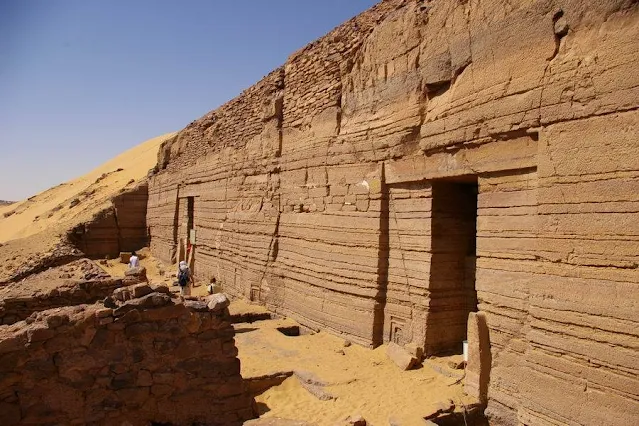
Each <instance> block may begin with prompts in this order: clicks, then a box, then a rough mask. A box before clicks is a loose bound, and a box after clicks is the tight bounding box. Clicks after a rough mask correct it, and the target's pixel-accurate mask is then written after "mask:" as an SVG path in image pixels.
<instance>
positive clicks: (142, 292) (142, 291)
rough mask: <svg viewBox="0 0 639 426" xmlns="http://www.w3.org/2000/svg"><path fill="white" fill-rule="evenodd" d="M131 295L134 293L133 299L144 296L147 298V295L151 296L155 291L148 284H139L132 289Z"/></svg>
mask: <svg viewBox="0 0 639 426" xmlns="http://www.w3.org/2000/svg"><path fill="white" fill-rule="evenodd" d="M131 293H133V297H136V298H137V297H142V296H146V295H147V294H151V293H153V289H151V286H150V285H148V284H144V283H142V284H137V285H134V286H133V287H132V288H131Z"/></svg>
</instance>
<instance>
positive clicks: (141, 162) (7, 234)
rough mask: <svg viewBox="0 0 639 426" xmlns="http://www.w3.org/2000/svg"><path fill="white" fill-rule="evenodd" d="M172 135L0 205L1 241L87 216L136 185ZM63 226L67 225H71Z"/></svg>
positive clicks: (79, 220) (71, 222) (73, 221)
mask: <svg viewBox="0 0 639 426" xmlns="http://www.w3.org/2000/svg"><path fill="white" fill-rule="evenodd" d="M173 135H174V134H172V133H171V134H166V135H163V136H159V137H156V138H153V139H149V140H148V141H146V142H143V143H141V144H140V145H137V146H135V147H134V148H131V149H129V150H128V151H126V152H124V153H122V154H120V155H118V156H117V157H115V158H113V159H112V160H110V161H108V162H106V163H104V164H103V165H101V166H100V167H98V168H96V169H94V170H92V171H91V172H89V173H87V174H85V175H84V176H81V177H79V178H77V179H74V180H71V181H69V182H65V183H62V184H60V185H57V186H54V187H52V188H49V189H47V190H45V191H43V192H41V193H39V194H36V195H34V196H33V197H29V198H28V199H26V200H22V201H19V202H16V203H14V204H10V205H5V206H0V242H7V241H10V240H14V239H17V238H24V237H28V236H31V235H34V234H37V233H39V232H41V231H43V230H45V229H51V228H58V227H59V226H60V225H61V224H73V225H75V224H77V223H79V222H82V221H83V220H86V219H89V218H90V217H91V216H92V215H94V214H95V213H96V212H97V211H99V210H101V209H102V208H104V206H105V205H106V204H107V203H109V201H110V199H111V197H113V196H114V195H117V193H118V192H119V191H120V190H121V189H122V188H126V187H131V186H135V185H136V184H137V183H138V182H139V181H140V180H141V179H143V178H144V177H146V175H147V173H148V171H149V169H151V168H152V167H153V166H154V165H155V164H156V161H157V151H158V148H159V146H160V144H161V143H162V142H164V141H165V140H167V139H168V138H170V137H171V136H173ZM63 227H64V228H66V229H70V227H71V226H68V225H67V226H63Z"/></svg>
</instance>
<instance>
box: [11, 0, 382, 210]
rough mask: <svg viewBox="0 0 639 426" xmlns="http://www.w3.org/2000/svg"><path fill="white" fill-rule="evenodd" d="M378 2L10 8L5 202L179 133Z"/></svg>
mask: <svg viewBox="0 0 639 426" xmlns="http://www.w3.org/2000/svg"><path fill="white" fill-rule="evenodd" d="M376 2H377V1H376V0H268V1H266V0H243V1H241V0H0V199H5V200H18V199H22V198H26V197H28V196H30V195H33V194H35V193H36V192H39V191H42V190H44V189H46V188H49V187H51V186H54V185H57V184H58V183H61V182H64V181H67V180H69V179H72V178H74V177H76V176H79V175H82V174H84V173H86V172H88V171H90V170H92V169H93V168H95V167H96V166H98V165H100V164H102V163H103V162H105V161H107V160H108V159H110V158H112V157H114V156H116V155H118V154H119V153H121V152H122V151H125V150H126V149H128V148H130V147H132V146H134V145H136V144H138V143H140V142H143V141H144V140H146V139H149V138H152V137H154V136H159V135H161V134H163V133H168V132H171V131H177V130H180V129H181V128H183V127H184V126H186V125H187V124H188V123H190V122H191V121H193V120H194V119H196V118H198V117H200V116H202V115H204V114H205V113H206V112H208V111H210V110H212V109H214V108H216V107H217V106H219V105H221V104H223V103H224V102H226V101H227V100H229V99H232V98H233V97H235V96H236V95H238V94H239V93H240V92H241V91H242V90H243V89H245V88H247V87H249V86H251V85H252V84H253V83H255V82H257V81H258V80H259V79H260V78H262V77H263V76H264V75H266V74H268V72H270V71H271V70H272V69H274V68H276V67H278V66H280V65H282V64H283V63H284V62H285V61H286V58H287V57H288V56H289V55H290V54H291V53H293V52H294V51H296V50H297V49H299V48H301V47H303V46H304V45H306V44H307V43H309V42H311V41H313V40H315V39H316V38H318V37H321V36H322V35H323V34H325V33H327V32H328V31H330V30H331V29H332V28H334V27H336V26H337V25H339V24H340V23H342V22H344V21H346V20H348V19H349V18H351V17H353V16H355V15H357V14H358V13H359V12H361V11H363V10H365V9H368V8H369V7H371V6H372V5H373V4H375V3H376Z"/></svg>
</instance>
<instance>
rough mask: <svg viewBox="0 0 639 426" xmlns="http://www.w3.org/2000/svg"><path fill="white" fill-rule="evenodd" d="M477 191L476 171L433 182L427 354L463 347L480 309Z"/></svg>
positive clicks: (459, 349) (458, 350) (458, 349)
mask: <svg viewBox="0 0 639 426" xmlns="http://www.w3.org/2000/svg"><path fill="white" fill-rule="evenodd" d="M477 194H478V185H477V177H476V176H464V177H461V178H457V179H454V180H439V181H433V183H432V212H431V265H430V286H429V288H430V302H429V312H428V316H427V324H426V348H425V349H426V351H427V352H428V353H436V352H445V351H455V352H460V351H461V349H462V342H463V341H464V340H465V339H466V331H467V321H468V314H469V313H470V312H474V311H476V310H477V292H476V290H475V272H476V250H477Z"/></svg>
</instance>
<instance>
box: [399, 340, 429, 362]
mask: <svg viewBox="0 0 639 426" xmlns="http://www.w3.org/2000/svg"><path fill="white" fill-rule="evenodd" d="M404 349H406V352H408V353H409V354H411V355H412V356H414V357H415V358H417V360H418V361H421V360H422V359H423V358H424V349H422V347H421V346H417V343H407V344H405V345H404Z"/></svg>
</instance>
